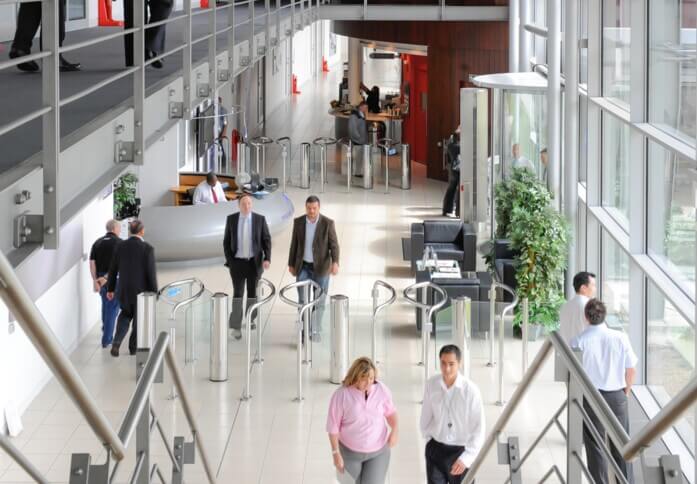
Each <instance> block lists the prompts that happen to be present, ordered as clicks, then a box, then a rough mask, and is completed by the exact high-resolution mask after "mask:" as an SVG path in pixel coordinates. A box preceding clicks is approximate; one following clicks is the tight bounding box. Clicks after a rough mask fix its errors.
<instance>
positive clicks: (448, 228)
mask: <svg viewBox="0 0 697 484" xmlns="http://www.w3.org/2000/svg"><path fill="white" fill-rule="evenodd" d="M427 246H430V247H432V248H433V249H434V250H435V251H436V254H437V255H438V259H439V260H456V261H458V262H459V263H460V267H461V268H462V270H463V271H475V270H476V265H477V232H476V231H475V230H474V226H472V225H471V224H465V223H462V222H461V221H459V220H425V221H424V222H422V223H413V224H411V269H412V271H416V261H417V260H419V259H421V257H422V256H423V253H424V250H425V249H426V247H427Z"/></svg>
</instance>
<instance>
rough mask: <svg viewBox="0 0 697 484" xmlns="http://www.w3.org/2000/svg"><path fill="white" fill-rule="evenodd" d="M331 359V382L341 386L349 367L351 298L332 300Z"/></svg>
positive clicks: (335, 295) (338, 296)
mask: <svg viewBox="0 0 697 484" xmlns="http://www.w3.org/2000/svg"><path fill="white" fill-rule="evenodd" d="M329 301H330V310H331V345H332V347H331V358H330V363H329V381H331V382H332V383H335V384H339V383H341V382H342V380H343V379H344V376H345V375H346V372H347V371H348V367H349V298H348V297H346V296H344V295H341V294H334V295H333V296H332V297H331V298H330V300H329Z"/></svg>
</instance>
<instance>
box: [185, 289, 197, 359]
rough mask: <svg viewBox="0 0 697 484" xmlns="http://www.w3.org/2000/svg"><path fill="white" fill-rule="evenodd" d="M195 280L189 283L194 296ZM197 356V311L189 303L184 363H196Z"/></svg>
mask: <svg viewBox="0 0 697 484" xmlns="http://www.w3.org/2000/svg"><path fill="white" fill-rule="evenodd" d="M193 293H194V287H193V282H191V283H189V296H188V297H191V296H193ZM197 360H198V358H197V357H196V311H194V308H193V307H192V306H191V305H189V306H188V307H187V308H186V312H185V313H184V364H185V365H188V364H189V363H195V362H196V361H197Z"/></svg>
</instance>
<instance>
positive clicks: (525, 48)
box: [518, 0, 532, 72]
mask: <svg viewBox="0 0 697 484" xmlns="http://www.w3.org/2000/svg"><path fill="white" fill-rule="evenodd" d="M519 1H520V32H519V35H520V46H519V52H520V54H519V58H518V64H519V67H518V70H519V71H520V72H528V71H529V70H530V53H531V52H532V50H531V48H530V44H531V43H532V36H531V35H530V32H528V31H527V30H525V24H527V23H530V11H531V9H532V0H519Z"/></svg>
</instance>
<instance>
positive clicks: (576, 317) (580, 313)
mask: <svg viewBox="0 0 697 484" xmlns="http://www.w3.org/2000/svg"><path fill="white" fill-rule="evenodd" d="M588 301H589V299H588V298H587V297H586V296H584V295H582V294H575V295H574V297H572V298H571V299H569V300H568V301H566V302H565V303H564V304H563V305H562V307H561V309H560V310H559V334H560V335H561V337H562V338H564V341H566V342H567V343H569V344H571V340H572V339H573V338H574V337H576V336H578V335H579V334H581V333H583V331H584V330H585V329H586V328H587V327H588V321H587V320H586V313H585V309H586V303H587V302H588Z"/></svg>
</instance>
